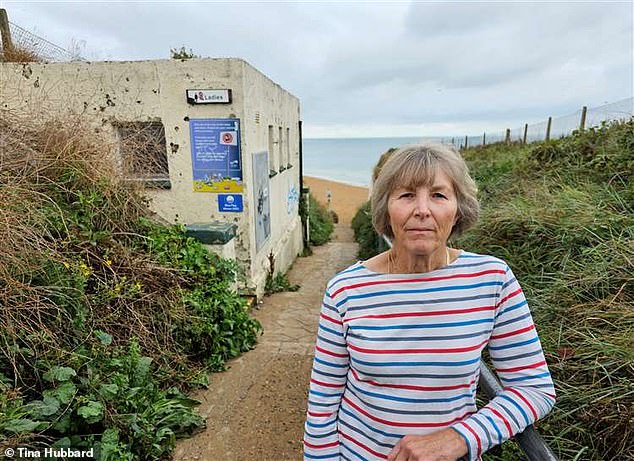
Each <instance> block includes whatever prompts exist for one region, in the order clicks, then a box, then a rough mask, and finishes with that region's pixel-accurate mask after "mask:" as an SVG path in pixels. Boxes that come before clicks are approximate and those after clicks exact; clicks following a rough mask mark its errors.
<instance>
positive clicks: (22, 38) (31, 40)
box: [0, 21, 82, 62]
mask: <svg viewBox="0 0 634 461" xmlns="http://www.w3.org/2000/svg"><path fill="white" fill-rule="evenodd" d="M8 25H9V30H10V41H7V40H6V39H7V37H3V40H2V48H1V49H0V52H1V54H2V55H4V54H5V52H6V50H5V49H4V48H5V47H6V46H7V43H10V46H11V47H12V48H14V49H19V50H25V51H27V52H28V53H29V54H30V55H32V56H34V57H36V58H37V59H38V60H41V61H47V62H67V61H81V60H82V58H81V56H80V54H79V49H76V50H74V51H69V50H66V49H64V48H62V47H61V46H58V45H56V44H54V43H52V42H49V41H48V40H46V39H45V38H42V37H40V36H38V35H35V34H34V33H32V32H29V31H28V30H26V29H24V28H22V27H20V26H18V25H17V24H14V23H12V22H11V21H8ZM78 48H79V47H78Z"/></svg>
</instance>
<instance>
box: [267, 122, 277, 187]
mask: <svg viewBox="0 0 634 461" xmlns="http://www.w3.org/2000/svg"><path fill="white" fill-rule="evenodd" d="M275 174H277V168H276V167H275V132H274V131H273V125H269V176H274V175H275Z"/></svg>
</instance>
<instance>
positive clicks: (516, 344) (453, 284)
mask: <svg viewBox="0 0 634 461" xmlns="http://www.w3.org/2000/svg"><path fill="white" fill-rule="evenodd" d="M485 348H488V351H489V355H490V357H491V361H492V364H493V366H494V368H495V370H496V372H497V375H498V377H499V379H500V380H501V383H502V386H503V387H504V390H503V391H502V392H501V393H499V394H498V395H497V396H496V397H495V398H494V399H493V400H491V401H490V402H489V403H488V404H487V405H486V406H484V407H482V408H481V409H479V410H478V409H477V407H476V403H475V396H476V387H477V384H478V378H479V375H480V361H481V355H482V351H483V350H484V349H485ZM554 402H555V391H554V387H553V382H552V380H551V377H550V373H549V372H548V367H547V366H546V362H545V360H544V355H543V352H542V348H541V345H540V342H539V338H538V337H537V332H536V331H535V325H534V324H533V320H532V317H531V313H530V310H529V308H528V305H527V303H526V299H525V298H524V294H523V293H522V289H521V288H520V286H519V284H518V282H517V280H516V279H515V276H514V275H513V272H512V271H511V269H510V268H509V267H508V266H507V265H506V263H505V262H504V261H502V260H500V259H498V258H495V257H492V256H483V255H478V254H475V253H469V252H466V251H462V252H461V253H460V256H459V257H458V258H457V259H456V260H455V261H453V262H452V263H451V264H449V265H447V266H445V267H442V268H439V269H437V270H434V271H432V272H428V273H424V274H382V273H377V272H373V271H371V270H369V269H368V268H367V267H365V266H364V265H363V263H362V262H357V263H355V264H354V265H352V266H350V267H349V268H348V269H346V270H344V271H342V272H340V273H339V274H337V275H336V276H335V277H334V278H333V279H332V280H330V282H329V283H328V285H327V289H326V293H325V295H324V299H323V303H322V307H321V314H320V319H319V330H318V334H317V344H316V346H315V358H314V362H313V370H312V374H311V380H310V392H309V397H308V414H307V419H306V424H305V433H304V459H305V460H381V459H386V458H387V455H388V453H389V452H390V451H391V449H392V447H393V446H394V445H395V444H396V443H397V442H398V441H399V439H400V438H401V437H403V436H404V435H407V434H418V435H425V434H429V433H432V432H434V431H437V430H441V429H444V428H448V427H451V428H453V429H454V430H456V431H457V432H458V433H459V434H460V435H461V436H462V437H463V438H464V440H465V441H466V443H467V446H468V448H469V454H468V455H467V457H466V459H469V460H470V461H473V460H478V459H480V455H481V454H482V453H483V452H484V451H486V450H488V449H489V448H491V447H493V446H495V445H497V444H500V443H502V442H503V441H504V440H506V439H508V438H510V437H512V436H513V435H514V434H517V433H518V432H521V431H522V430H523V429H524V428H525V427H526V426H528V425H530V424H532V423H533V422H535V421H536V420H537V419H539V418H541V417H543V416H544V415H545V414H546V413H548V412H549V411H550V409H551V408H552V406H553V404H554Z"/></svg>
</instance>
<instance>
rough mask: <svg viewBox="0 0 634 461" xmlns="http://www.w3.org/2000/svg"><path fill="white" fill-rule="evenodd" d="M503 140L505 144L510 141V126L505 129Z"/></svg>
mask: <svg viewBox="0 0 634 461" xmlns="http://www.w3.org/2000/svg"><path fill="white" fill-rule="evenodd" d="M504 142H505V143H506V144H509V143H510V142H511V129H510V128H507V129H506V136H504Z"/></svg>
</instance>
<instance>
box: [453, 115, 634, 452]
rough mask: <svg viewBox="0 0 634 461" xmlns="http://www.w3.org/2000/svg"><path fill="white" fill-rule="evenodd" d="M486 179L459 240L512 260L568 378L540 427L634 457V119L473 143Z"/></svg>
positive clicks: (574, 445) (569, 442)
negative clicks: (556, 135) (556, 134)
mask: <svg viewBox="0 0 634 461" xmlns="http://www.w3.org/2000/svg"><path fill="white" fill-rule="evenodd" d="M464 155H465V158H466V159H467V161H468V162H469V164H470V167H471V169H472V172H473V175H474V177H475V178H476V181H477V182H478V184H479V186H480V189H481V202H482V205H483V206H482V208H483V212H482V217H481V220H480V223H479V225H478V227H477V228H476V229H475V230H473V231H471V232H469V233H467V235H465V236H464V237H463V238H462V239H461V240H460V241H459V242H457V246H460V247H462V248H467V249H469V250H472V251H476V252H484V253H491V254H495V255H496V256H499V257H501V258H503V259H505V260H506V261H507V262H508V263H509V265H510V266H511V267H512V268H513V271H514V272H515V274H516V275H517V277H518V278H519V280H520V282H521V283H522V286H523V288H524V290H525V292H526V295H527V297H528V300H529V303H530V305H531V307H532V311H533V316H534V319H535V322H536V324H537V326H538V329H539V333H540V338H541V340H542V344H543V346H544V349H545V351H546V355H547V360H548V363H549V366H550V369H551V372H552V374H553V377H554V379H555V383H556V386H557V394H558V401H557V405H556V407H555V410H554V411H553V413H552V414H551V415H550V416H549V417H548V418H547V419H546V420H545V421H544V422H542V423H538V427H539V431H540V433H541V434H544V435H545V438H546V440H547V441H548V443H549V445H550V446H551V447H552V448H553V450H554V451H555V453H556V454H558V456H559V457H560V459H577V460H621V459H631V458H632V457H634V424H633V421H634V420H633V415H634V341H632V338H634V289H633V286H632V282H633V281H634V208H633V204H634V182H633V181H632V179H633V178H632V175H633V173H634V120H630V121H629V122H621V123H613V124H610V125H608V124H604V125H602V126H601V127H598V128H593V129H589V130H586V131H584V132H577V133H575V134H573V135H572V136H569V137H567V138H564V139H562V140H557V141H551V142H545V143H539V144H535V145H530V146H519V145H512V146H506V145H503V144H499V145H493V146H487V147H484V148H473V149H468V150H467V151H465V152H464Z"/></svg>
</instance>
